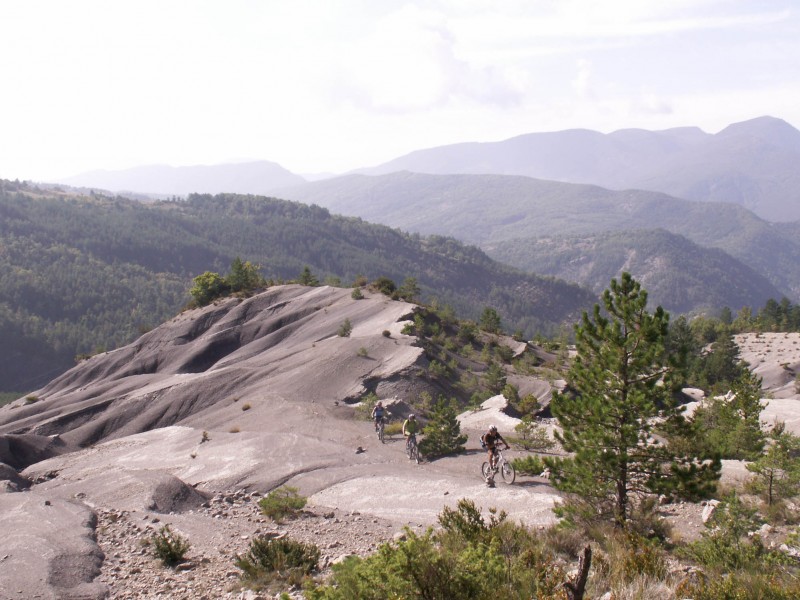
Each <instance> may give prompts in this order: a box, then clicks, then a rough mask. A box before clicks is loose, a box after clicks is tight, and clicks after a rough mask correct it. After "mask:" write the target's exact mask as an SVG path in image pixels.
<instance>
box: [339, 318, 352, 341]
mask: <svg viewBox="0 0 800 600" xmlns="http://www.w3.org/2000/svg"><path fill="white" fill-rule="evenodd" d="M352 332H353V324H352V323H350V319H345V320H344V321H343V322H342V324H341V325H339V331H338V332H337V333H336V334H337V335H338V336H339V337H350V334H351V333H352Z"/></svg>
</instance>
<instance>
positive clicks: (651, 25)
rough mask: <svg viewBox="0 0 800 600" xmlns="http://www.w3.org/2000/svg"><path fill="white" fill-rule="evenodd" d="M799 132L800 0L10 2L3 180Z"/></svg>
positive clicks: (0, 153) (0, 11) (313, 168)
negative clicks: (631, 137)
mask: <svg viewBox="0 0 800 600" xmlns="http://www.w3.org/2000/svg"><path fill="white" fill-rule="evenodd" d="M764 115H770V116H773V117H778V118H781V119H784V120H785V121H787V122H789V123H790V124H791V125H793V126H795V127H798V128H800V2H798V1H797V0H669V1H665V0H613V2H612V1H605V2H600V1H589V0H427V1H422V0H411V1H395V0H314V1H312V0H281V1H278V0H225V1H222V0H219V1H207V0H186V1H179V0H156V1H151V0H135V1H130V0H114V1H109V0H97V1H95V0H69V1H64V0H0V178H3V179H21V180H22V179H28V180H34V181H52V180H56V179H58V178H60V177H67V176H70V175H75V174H79V173H82V172H85V171H90V170H95V169H111V170H114V169H125V168H129V167H133V166H139V165H150V164H167V165H172V166H184V165H200V164H207V165H210V164H219V163H229V162H242V161H245V160H268V161H272V162H275V163H278V164H280V165H281V166H283V167H284V168H286V169H289V170H290V171H292V172H294V173H298V174H311V173H343V172H346V171H348V170H351V169H355V168H359V167H368V166H373V165H377V164H380V163H383V162H386V161H388V160H391V159H393V158H396V157H398V156H402V155H404V154H407V153H409V152H412V151H414V150H419V149H422V148H430V147H434V146H440V145H445V144H452V143H459V142H490V141H498V140H504V139H508V138H510V137H514V136H516V135H521V134H524V133H533V132H543V131H560V130H564V129H573V128H585V129H593V130H596V131H601V132H606V133H607V132H611V131H614V130H617V129H624V128H642V129H649V130H660V129H667V128H671V127H683V126H697V127H700V128H701V129H703V130H704V131H706V132H708V133H716V132H718V131H720V130H722V129H724V128H725V127H726V126H727V125H729V124H731V123H737V122H741V121H745V120H748V119H752V118H755V117H759V116H764Z"/></svg>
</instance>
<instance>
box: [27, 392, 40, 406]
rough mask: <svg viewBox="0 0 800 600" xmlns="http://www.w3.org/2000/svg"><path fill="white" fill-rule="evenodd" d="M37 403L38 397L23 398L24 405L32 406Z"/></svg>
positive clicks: (32, 395)
mask: <svg viewBox="0 0 800 600" xmlns="http://www.w3.org/2000/svg"><path fill="white" fill-rule="evenodd" d="M38 401H39V396H36V395H34V394H31V395H30V396H25V404H34V403H36V402H38Z"/></svg>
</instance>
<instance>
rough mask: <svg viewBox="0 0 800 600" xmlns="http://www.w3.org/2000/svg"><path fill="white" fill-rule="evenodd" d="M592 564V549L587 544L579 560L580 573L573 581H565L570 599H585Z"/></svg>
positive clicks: (565, 587)
mask: <svg viewBox="0 0 800 600" xmlns="http://www.w3.org/2000/svg"><path fill="white" fill-rule="evenodd" d="M591 564H592V549H591V548H590V547H589V546H586V547H585V548H584V549H583V553H582V554H581V559H580V561H579V562H578V573H577V574H576V575H575V577H574V578H573V579H572V580H571V581H566V582H564V589H565V590H566V591H567V598H568V600H583V593H584V591H585V589H586V580H587V579H588V578H589V567H590V566H591Z"/></svg>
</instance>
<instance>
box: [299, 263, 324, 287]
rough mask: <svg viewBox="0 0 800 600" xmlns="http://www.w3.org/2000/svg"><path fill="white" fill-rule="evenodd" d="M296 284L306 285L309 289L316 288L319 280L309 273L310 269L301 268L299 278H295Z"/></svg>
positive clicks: (307, 267)
mask: <svg viewBox="0 0 800 600" xmlns="http://www.w3.org/2000/svg"><path fill="white" fill-rule="evenodd" d="M297 283H299V284H300V285H308V286H311V287H316V286H318V285H319V280H318V279H317V277H316V276H315V275H314V274H313V273H312V272H311V269H310V268H309V266H308V265H306V266H305V267H303V272H302V273H300V276H299V277H298V278H297Z"/></svg>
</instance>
